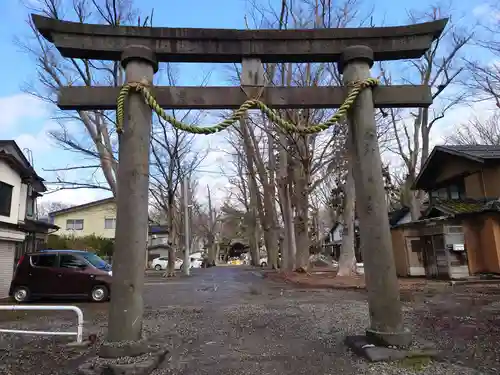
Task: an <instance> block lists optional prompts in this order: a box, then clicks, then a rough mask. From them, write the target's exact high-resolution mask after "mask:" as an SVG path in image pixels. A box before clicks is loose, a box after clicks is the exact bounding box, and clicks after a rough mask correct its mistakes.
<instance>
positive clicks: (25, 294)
mask: <svg viewBox="0 0 500 375" xmlns="http://www.w3.org/2000/svg"><path fill="white" fill-rule="evenodd" d="M12 297H13V298H14V301H16V302H17V303H22V302H27V301H28V300H29V298H30V291H29V289H28V288H26V287H25V286H17V287H16V288H15V289H14V292H13V293H12Z"/></svg>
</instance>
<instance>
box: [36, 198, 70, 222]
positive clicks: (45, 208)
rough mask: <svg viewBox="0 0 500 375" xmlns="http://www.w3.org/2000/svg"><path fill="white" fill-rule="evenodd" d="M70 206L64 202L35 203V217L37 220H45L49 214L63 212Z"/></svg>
mask: <svg viewBox="0 0 500 375" xmlns="http://www.w3.org/2000/svg"><path fill="white" fill-rule="evenodd" d="M70 206H71V205H70V204H68V203H64V202H55V201H54V202H51V201H46V202H37V205H36V217H37V219H42V218H47V217H48V216H49V214H50V213H51V212H54V211H59V210H64V209H65V208H68V207H70Z"/></svg>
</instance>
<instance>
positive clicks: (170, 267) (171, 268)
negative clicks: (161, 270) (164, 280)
mask: <svg viewBox="0 0 500 375" xmlns="http://www.w3.org/2000/svg"><path fill="white" fill-rule="evenodd" d="M167 226H168V229H169V237H170V238H171V241H169V242H170V243H169V247H168V262H167V274H166V276H167V277H172V276H175V258H176V256H175V244H176V243H177V238H176V236H177V233H176V230H175V226H174V205H173V204H170V205H169V207H168V219H167Z"/></svg>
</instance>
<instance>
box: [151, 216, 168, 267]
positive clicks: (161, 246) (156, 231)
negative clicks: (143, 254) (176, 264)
mask: <svg viewBox="0 0 500 375" xmlns="http://www.w3.org/2000/svg"><path fill="white" fill-rule="evenodd" d="M168 235H169V232H168V229H167V226H166V225H156V224H150V225H149V230H148V263H151V262H152V261H153V259H155V258H159V257H168V250H169V248H170V243H169V236H168Z"/></svg>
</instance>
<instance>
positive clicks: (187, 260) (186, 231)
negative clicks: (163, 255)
mask: <svg viewBox="0 0 500 375" xmlns="http://www.w3.org/2000/svg"><path fill="white" fill-rule="evenodd" d="M182 182H183V183H182V185H183V186H182V199H183V202H184V240H185V247H186V249H185V250H184V274H185V275H186V276H189V269H190V268H191V261H190V256H191V254H190V253H189V250H190V249H189V248H190V246H189V244H190V241H189V194H188V187H189V177H187V176H186V177H184V179H183V181H182Z"/></svg>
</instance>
